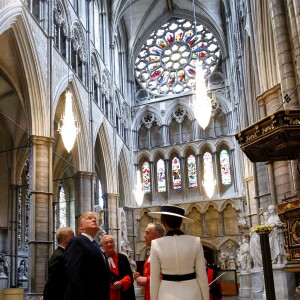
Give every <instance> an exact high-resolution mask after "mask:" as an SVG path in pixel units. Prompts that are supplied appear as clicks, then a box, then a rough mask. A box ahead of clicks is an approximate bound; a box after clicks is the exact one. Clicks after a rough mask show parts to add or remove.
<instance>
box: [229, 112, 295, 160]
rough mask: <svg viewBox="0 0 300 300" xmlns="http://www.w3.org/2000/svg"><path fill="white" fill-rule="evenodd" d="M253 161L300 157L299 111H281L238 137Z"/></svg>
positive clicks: (255, 124) (242, 147)
mask: <svg viewBox="0 0 300 300" xmlns="http://www.w3.org/2000/svg"><path fill="white" fill-rule="evenodd" d="M235 138H236V139H237V141H238V143H239V144H240V147H241V150H242V151H243V152H244V153H245V154H246V155H247V157H248V158H249V159H250V160H251V161H252V162H267V161H280V160H293V159H299V158H300V110H280V111H277V112H275V113H274V114H272V115H269V116H267V117H265V118H263V119H262V120H260V121H258V122H256V123H254V124H253V125H251V126H249V127H247V128H246V129H244V130H242V131H240V132H239V133H237V134H236V135H235Z"/></svg>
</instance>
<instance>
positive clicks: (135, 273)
mask: <svg viewBox="0 0 300 300" xmlns="http://www.w3.org/2000/svg"><path fill="white" fill-rule="evenodd" d="M139 276H141V274H140V272H133V278H134V279H136V278H137V277H139Z"/></svg>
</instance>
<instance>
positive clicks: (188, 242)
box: [149, 205, 209, 300]
mask: <svg viewBox="0 0 300 300" xmlns="http://www.w3.org/2000/svg"><path fill="white" fill-rule="evenodd" d="M184 212H185V211H184V209H183V208H181V207H178V206H172V205H163V206H161V208H160V211H159V212H151V213H149V215H150V216H152V217H157V216H159V215H160V216H161V222H162V224H163V225H164V226H165V229H166V231H167V234H166V236H165V237H162V238H159V239H156V240H153V241H152V244H151V254H150V264H151V271H150V278H151V280H150V296H151V300H187V299H188V300H209V286H208V280H207V274H206V265H205V258H204V254H203V247H202V244H201V242H200V238H199V237H194V236H190V235H185V234H184V233H183V232H182V231H181V230H180V226H181V224H182V222H185V223H192V222H193V221H192V220H191V219H188V218H186V217H185V216H184Z"/></svg>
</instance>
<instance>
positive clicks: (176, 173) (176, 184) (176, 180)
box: [172, 157, 181, 190]
mask: <svg viewBox="0 0 300 300" xmlns="http://www.w3.org/2000/svg"><path fill="white" fill-rule="evenodd" d="M172 177H173V189H174V190H181V172H180V161H179V159H178V157H174V158H173V159H172Z"/></svg>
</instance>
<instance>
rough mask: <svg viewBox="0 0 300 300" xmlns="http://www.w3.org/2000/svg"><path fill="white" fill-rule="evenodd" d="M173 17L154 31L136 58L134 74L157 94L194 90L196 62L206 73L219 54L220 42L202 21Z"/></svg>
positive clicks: (142, 83)
mask: <svg viewBox="0 0 300 300" xmlns="http://www.w3.org/2000/svg"><path fill="white" fill-rule="evenodd" d="M196 30H197V32H196V33H195V25H194V23H193V22H191V21H188V20H186V19H175V18H172V19H170V20H169V21H168V22H167V23H165V24H164V25H162V26H161V27H159V28H158V29H157V30H155V31H154V32H152V34H151V35H150V37H149V38H148V40H147V41H146V43H145V44H144V45H143V47H142V48H141V51H140V53H139V55H138V57H137V58H136V62H135V75H136V78H137V80H138V82H139V83H140V85H141V87H142V88H143V89H146V90H148V91H149V92H150V93H151V94H153V95H156V96H162V95H169V94H179V93H185V92H192V88H193V86H194V85H195V74H196V72H195V64H196V62H197V61H200V64H201V65H202V68H203V69H204V70H206V75H208V74H210V73H211V72H212V71H213V69H214V68H215V66H216V65H217V63H218V61H219V58H220V46H219V43H218V41H217V40H216V38H215V37H214V36H213V34H212V33H211V32H210V31H209V30H208V29H207V28H206V27H204V26H203V25H202V24H197V25H196Z"/></svg>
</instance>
